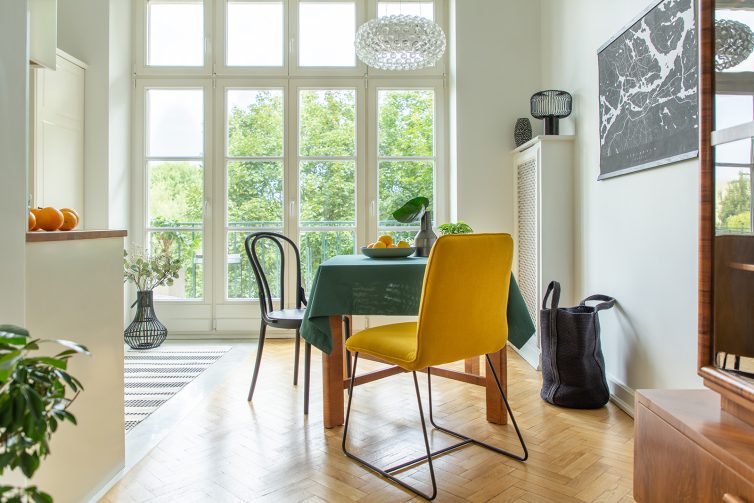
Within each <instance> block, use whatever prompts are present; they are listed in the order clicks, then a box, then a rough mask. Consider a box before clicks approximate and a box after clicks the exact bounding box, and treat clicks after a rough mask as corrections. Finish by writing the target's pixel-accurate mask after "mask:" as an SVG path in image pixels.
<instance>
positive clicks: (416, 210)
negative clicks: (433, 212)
mask: <svg viewBox="0 0 754 503" xmlns="http://www.w3.org/2000/svg"><path fill="white" fill-rule="evenodd" d="M427 208H429V199H427V198H426V197H423V196H419V197H415V198H413V199H411V200H409V201H406V202H405V203H404V204H403V206H401V207H400V208H398V209H397V210H395V211H394V212H393V218H394V219H396V220H397V221H399V222H401V223H404V224H408V223H411V222H415V221H417V220H419V219H421V217H422V215H424V213H425V212H426V211H427Z"/></svg>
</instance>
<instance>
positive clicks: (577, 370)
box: [539, 281, 615, 409]
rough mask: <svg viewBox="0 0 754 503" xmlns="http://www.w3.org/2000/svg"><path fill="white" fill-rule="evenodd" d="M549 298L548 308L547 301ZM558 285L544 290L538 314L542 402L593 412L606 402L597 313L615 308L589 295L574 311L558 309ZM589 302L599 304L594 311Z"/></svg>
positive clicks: (602, 298) (603, 297)
mask: <svg viewBox="0 0 754 503" xmlns="http://www.w3.org/2000/svg"><path fill="white" fill-rule="evenodd" d="M551 293H552V294H553V295H552V305H551V306H550V307H549V308H548V307H547V299H548V298H549V297H550V294H551ZM559 301H560V283H558V282H557V281H553V282H551V283H550V286H549V287H548V288H547V294H546V295H545V298H544V299H543V301H542V310H541V311H540V312H539V323H540V328H541V331H540V333H541V337H542V392H541V396H542V399H543V400H545V401H547V402H549V403H551V404H554V405H559V406H561V407H571V408H574V409H597V408H599V407H602V406H603V405H605V404H606V403H607V401H608V400H609V399H610V391H609V389H608V387H607V379H606V377H605V358H604V357H603V356H602V347H601V344H600V321H599V312H600V311H602V310H604V309H610V308H612V307H613V306H614V305H615V299H614V298H612V297H608V296H606V295H592V296H590V297H587V298H586V299H584V300H582V301H581V304H580V305H578V306H576V307H558V302H559ZM589 301H599V302H600V303H599V304H597V305H596V306H594V307H591V306H587V305H586V303H587V302H589Z"/></svg>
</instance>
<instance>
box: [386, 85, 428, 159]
mask: <svg viewBox="0 0 754 503" xmlns="http://www.w3.org/2000/svg"><path fill="white" fill-rule="evenodd" d="M434 101H435V93H434V91H427V90H383V91H379V93H378V107H379V111H378V114H379V117H378V134H379V155H380V156H383V157H388V156H405V157H416V156H421V157H431V156H432V155H433V152H434V131H435V128H434V117H435V107H434Z"/></svg>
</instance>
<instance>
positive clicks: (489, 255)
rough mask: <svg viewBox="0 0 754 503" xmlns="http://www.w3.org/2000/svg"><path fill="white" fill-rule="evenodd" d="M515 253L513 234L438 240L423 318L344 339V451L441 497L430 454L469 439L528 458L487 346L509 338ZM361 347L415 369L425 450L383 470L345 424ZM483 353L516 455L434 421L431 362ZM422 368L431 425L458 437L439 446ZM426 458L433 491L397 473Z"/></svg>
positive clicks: (494, 349)
mask: <svg viewBox="0 0 754 503" xmlns="http://www.w3.org/2000/svg"><path fill="white" fill-rule="evenodd" d="M512 260H513V240H512V239H511V237H510V235H508V234H467V235H455V236H452V235H451V236H443V237H441V238H440V239H438V240H437V242H436V243H435V245H434V247H433V248H432V252H431V253H430V256H429V261H428V262H427V269H426V272H425V274H424V284H423V285H422V298H421V305H420V307H419V317H418V321H417V322H415V323H396V324H393V325H385V326H381V327H374V328H370V329H367V330H364V331H362V332H359V333H357V334H354V335H352V336H351V337H350V338H349V339H348V340H347V341H346V348H347V349H348V350H349V351H350V352H351V353H353V355H354V358H353V367H352V369H353V370H352V373H351V384H350V386H349V390H348V392H349V397H348V408H347V411H346V422H345V426H344V428H343V444H342V445H343V452H345V454H346V455H347V456H348V457H350V458H352V459H355V460H357V461H358V462H360V463H361V464H363V465H364V466H366V467H367V468H369V469H371V470H373V471H375V472H377V473H378V474H380V475H382V476H383V477H386V478H388V479H389V480H392V481H393V482H395V483H397V484H399V485H401V486H402V487H404V488H406V489H408V490H409V491H412V492H413V493H415V494H417V495H419V496H421V497H423V498H426V499H429V500H431V499H434V498H435V496H437V483H436V480H435V473H434V468H433V466H432V458H433V457H436V456H438V455H440V454H444V453H446V452H449V451H451V450H454V449H457V448H459V447H462V446H465V445H468V444H475V445H479V446H481V447H485V448H487V449H490V450H492V451H495V452H497V453H499V454H503V455H506V456H509V457H512V458H514V459H517V460H519V461H526V459H527V458H528V451H527V449H526V444H525V443H524V439H523V437H522V435H521V431H520V430H519V428H518V424H517V423H516V419H515V418H514V417H513V413H512V411H511V408H510V405H509V404H508V399H507V397H506V396H505V393H504V392H503V387H502V385H501V384H500V380H499V379H498V376H497V374H496V373H495V370H494V368H493V367H492V362H491V360H490V357H489V356H488V355H489V353H496V352H498V351H500V350H501V349H502V348H503V347H504V346H505V344H506V342H507V340H508V321H507V314H506V313H507V306H508V285H509V284H510V274H511V263H512ZM360 353H367V354H369V355H372V356H376V357H378V358H380V359H382V360H384V361H386V362H389V363H392V364H394V365H397V366H399V367H401V368H403V369H404V370H406V371H410V372H413V378H414V386H415V388H416V398H417V402H418V404H419V417H420V419H421V425H422V432H423V434H424V445H425V447H426V451H427V454H426V455H425V456H422V457H420V458H417V459H414V460H411V461H408V462H405V463H401V464H399V465H397V466H393V467H390V468H385V469H381V468H378V467H376V466H374V465H372V464H371V463H369V462H368V461H366V460H364V459H362V458H360V457H358V456H356V455H354V454H353V453H351V452H349V451H348V449H347V437H348V423H349V419H350V415H351V401H352V399H353V395H354V379H355V377H356V365H357V363H358V358H359V354H360ZM480 355H487V363H488V365H489V367H488V368H489V370H490V371H491V372H492V373H493V375H494V377H495V380H496V381H497V386H498V390H499V391H500V394H501V395H502V397H503V401H504V403H505V407H506V408H507V410H508V414H509V415H510V417H511V420H512V422H513V426H514V428H515V430H516V434H517V435H518V439H519V442H520V443H521V447H522V448H523V455H517V454H513V453H511V452H508V451H505V450H503V449H499V448H497V447H494V446H492V445H489V444H486V443H484V442H481V441H478V440H475V439H473V438H471V437H468V436H466V435H463V434H460V433H457V432H454V431H451V430H449V429H447V428H443V427H441V426H438V425H437V424H436V422H435V420H434V417H433V415H432V387H431V372H430V368H429V367H432V366H437V365H442V364H445V363H450V362H456V361H460V360H463V359H466V358H469V357H473V356H480ZM423 369H427V382H428V385H429V418H430V422H431V424H432V426H434V427H435V428H436V429H438V430H440V431H442V432H444V433H447V434H449V435H452V436H455V437H457V438H459V439H460V440H461V441H460V442H458V443H456V444H453V445H451V446H449V447H446V448H444V449H441V450H438V451H435V452H431V450H430V446H429V440H428V437H427V427H426V423H425V421H424V411H423V409H422V404H421V396H420V394H419V383H418V380H417V377H416V371H417V370H423ZM424 461H426V462H427V463H428V466H429V472H430V478H431V481H432V493H431V494H426V493H424V492H422V491H420V490H418V489H416V488H415V487H413V486H411V485H409V484H407V483H405V482H403V481H402V480H400V479H398V478H397V477H396V476H395V475H393V473H395V472H397V471H399V470H403V469H405V468H408V467H410V466H414V465H417V464H419V463H422V462H424Z"/></svg>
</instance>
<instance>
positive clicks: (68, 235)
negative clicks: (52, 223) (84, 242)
mask: <svg viewBox="0 0 754 503" xmlns="http://www.w3.org/2000/svg"><path fill="white" fill-rule="evenodd" d="M127 235H128V232H127V231H125V230H101V231H53V232H47V231H34V232H27V233H26V242H27V243H45V242H48V241H76V240H79V239H105V238H124V237H126V236H127Z"/></svg>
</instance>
